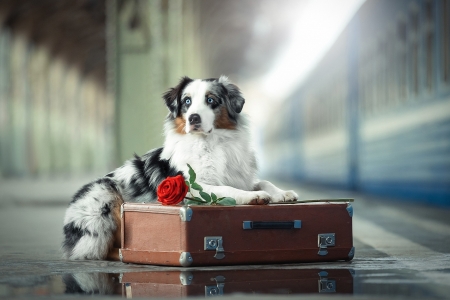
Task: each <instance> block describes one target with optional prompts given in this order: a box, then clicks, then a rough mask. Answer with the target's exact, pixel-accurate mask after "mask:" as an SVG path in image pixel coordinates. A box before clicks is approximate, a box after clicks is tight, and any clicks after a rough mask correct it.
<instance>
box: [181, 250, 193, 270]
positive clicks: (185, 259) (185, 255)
mask: <svg viewBox="0 0 450 300" xmlns="http://www.w3.org/2000/svg"><path fill="white" fill-rule="evenodd" d="M193 262H194V259H192V256H191V253H189V252H181V255H180V265H181V266H183V267H189V266H190V265H192V263H193Z"/></svg>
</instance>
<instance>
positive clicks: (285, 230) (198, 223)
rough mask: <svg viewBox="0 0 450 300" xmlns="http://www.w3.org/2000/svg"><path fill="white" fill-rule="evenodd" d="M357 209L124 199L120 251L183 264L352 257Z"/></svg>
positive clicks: (123, 256)
mask: <svg viewBox="0 0 450 300" xmlns="http://www.w3.org/2000/svg"><path fill="white" fill-rule="evenodd" d="M352 215H353V208H352V206H351V204H350V203H329V202H322V203H312V204H311V203H309V204H303V203H302V204H272V205H261V206H256V205H241V206H162V205H159V204H145V203H124V204H123V205H122V208H121V218H122V229H121V230H122V235H121V239H122V241H121V249H120V250H119V257H120V260H121V261H122V262H126V263H138V264H152V265H168V266H183V267H188V266H205V265H236V264H274V263H294V262H320V261H336V260H351V259H352V258H353V256H354V253H355V250H354V247H353V237H352Z"/></svg>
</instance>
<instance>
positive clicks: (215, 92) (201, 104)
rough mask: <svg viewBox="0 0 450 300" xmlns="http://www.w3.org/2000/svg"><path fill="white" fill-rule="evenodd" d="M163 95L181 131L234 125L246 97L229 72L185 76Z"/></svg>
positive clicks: (225, 127)
mask: <svg viewBox="0 0 450 300" xmlns="http://www.w3.org/2000/svg"><path fill="white" fill-rule="evenodd" d="M163 98H164V100H165V102H166V105H167V107H168V108H169V110H170V114H169V119H170V120H171V121H173V122H174V123H175V126H176V131H177V132H178V133H182V134H184V133H202V134H209V133H211V132H212V131H213V130H215V129H235V128H236V124H237V120H238V117H239V113H240V112H241V111H242V107H243V106H244V103H245V100H244V98H243V97H242V95H241V92H240V91H239V88H238V87H237V86H236V85H234V84H232V83H231V82H230V81H229V80H228V78H227V77H226V76H221V77H220V78H213V79H195V80H193V79H190V78H188V77H183V78H182V79H181V81H180V82H179V83H178V85H177V86H176V87H173V88H171V89H169V90H168V91H167V92H166V93H165V94H164V95H163Z"/></svg>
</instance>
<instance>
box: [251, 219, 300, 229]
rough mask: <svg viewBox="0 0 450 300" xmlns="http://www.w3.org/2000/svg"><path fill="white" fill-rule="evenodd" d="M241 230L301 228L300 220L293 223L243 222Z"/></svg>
mask: <svg viewBox="0 0 450 300" xmlns="http://www.w3.org/2000/svg"><path fill="white" fill-rule="evenodd" d="M242 228H243V229H245V230H248V229H300V228H302V221H301V220H294V221H262V222H259V221H258V222H254V221H244V222H242Z"/></svg>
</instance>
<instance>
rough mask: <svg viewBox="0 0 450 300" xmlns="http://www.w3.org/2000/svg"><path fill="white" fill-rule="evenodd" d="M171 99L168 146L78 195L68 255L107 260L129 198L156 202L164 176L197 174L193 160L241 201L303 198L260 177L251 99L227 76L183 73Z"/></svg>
mask: <svg viewBox="0 0 450 300" xmlns="http://www.w3.org/2000/svg"><path fill="white" fill-rule="evenodd" d="M163 99H164V101H165V104H166V106H167V108H168V109H169V113H168V116H167V118H166V121H165V124H164V132H165V142H164V146H163V147H161V148H157V149H154V150H151V151H149V152H147V153H146V154H144V155H142V156H138V155H135V156H134V158H132V159H131V160H128V161H126V162H125V164H124V165H123V166H121V167H119V168H118V169H116V170H115V171H113V172H111V173H109V174H107V175H106V176H105V177H103V178H100V179H98V180H96V181H94V182H91V183H89V184H87V185H85V186H83V187H82V188H81V189H80V190H79V191H78V192H77V193H76V194H75V195H74V197H73V199H72V201H71V202H70V204H69V207H68V208H67V211H66V214H65V218H64V228H63V230H64V241H63V245H62V251H63V254H64V256H65V257H66V258H67V259H105V258H106V257H107V255H108V252H109V250H110V249H111V248H112V247H113V244H114V240H115V234H116V233H117V231H118V229H119V227H120V213H119V211H120V206H121V204H122V203H123V202H146V203H148V202H156V201H157V196H156V189H157V187H158V185H159V184H160V183H161V181H163V180H164V179H166V178H167V177H168V176H176V175H180V174H181V175H183V176H184V177H185V178H186V179H188V178H189V175H188V174H189V173H188V170H189V169H188V166H187V164H190V165H191V166H192V168H193V169H194V170H195V171H196V174H197V180H196V181H197V182H198V183H199V184H200V185H201V186H202V187H203V191H204V192H206V193H214V194H215V195H217V197H219V198H220V197H232V198H234V199H235V200H236V204H237V205H241V204H253V205H261V204H267V203H269V202H275V203H276V202H284V201H295V200H297V199H298V196H297V194H296V193H295V192H294V191H284V190H281V189H279V188H277V187H276V186H275V185H273V184H272V183H270V182H269V181H263V180H258V179H257V175H256V173H257V163H256V158H255V153H254V151H253V149H252V145H251V141H250V129H249V120H248V117H247V116H246V115H245V114H244V113H242V108H243V106H244V103H245V99H244V98H243V96H242V94H241V91H240V90H239V88H238V87H237V86H236V85H234V84H233V83H231V82H230V81H229V79H228V78H227V77H226V76H221V77H220V78H213V79H191V78H189V77H183V78H182V79H181V80H180V82H179V83H178V85H177V86H175V87H173V88H171V89H169V90H168V91H167V92H166V93H165V94H164V95H163ZM191 193H192V194H191V195H190V196H198V194H196V193H197V191H194V190H192V191H191Z"/></svg>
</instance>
